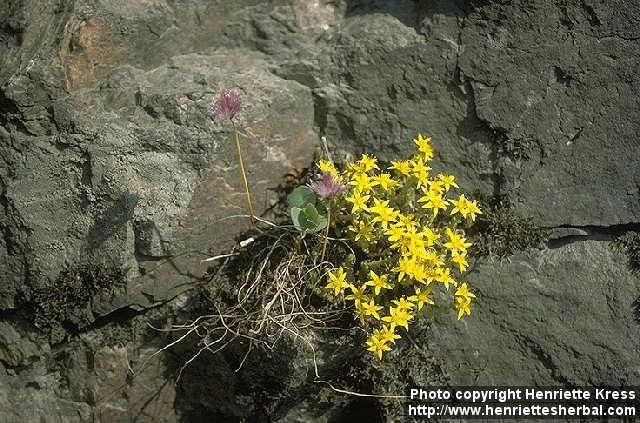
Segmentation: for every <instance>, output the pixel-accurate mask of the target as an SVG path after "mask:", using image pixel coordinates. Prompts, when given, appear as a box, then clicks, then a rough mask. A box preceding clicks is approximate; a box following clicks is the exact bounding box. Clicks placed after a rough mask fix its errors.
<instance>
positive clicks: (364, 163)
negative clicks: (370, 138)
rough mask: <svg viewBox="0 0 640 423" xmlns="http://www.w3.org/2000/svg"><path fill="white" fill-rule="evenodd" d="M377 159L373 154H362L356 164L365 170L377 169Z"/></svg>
mask: <svg viewBox="0 0 640 423" xmlns="http://www.w3.org/2000/svg"><path fill="white" fill-rule="evenodd" d="M377 161H378V159H376V158H375V157H374V156H368V155H366V154H363V155H362V158H361V159H360V161H359V162H358V165H359V166H360V167H361V168H362V169H364V171H365V172H368V171H370V170H373V169H378V165H377V164H376V162H377Z"/></svg>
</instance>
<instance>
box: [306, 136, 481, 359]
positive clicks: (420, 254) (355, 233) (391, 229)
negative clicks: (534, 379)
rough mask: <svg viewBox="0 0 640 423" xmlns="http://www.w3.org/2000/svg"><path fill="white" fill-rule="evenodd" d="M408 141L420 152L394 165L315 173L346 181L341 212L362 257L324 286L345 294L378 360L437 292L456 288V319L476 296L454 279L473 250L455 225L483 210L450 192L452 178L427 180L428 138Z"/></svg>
mask: <svg viewBox="0 0 640 423" xmlns="http://www.w3.org/2000/svg"><path fill="white" fill-rule="evenodd" d="M413 141H414V143H415V144H416V145H417V150H418V151H417V152H416V153H415V154H414V155H413V157H411V158H410V159H409V160H402V161H392V162H391V163H390V166H388V167H387V168H386V170H385V169H381V165H380V164H379V163H378V160H377V159H376V158H375V157H373V156H370V155H367V154H363V155H362V157H361V158H360V160H357V161H354V162H352V163H348V164H347V166H346V169H345V171H343V172H340V171H339V170H338V169H337V168H336V166H335V165H334V164H333V163H332V162H330V161H320V162H319V163H318V167H319V168H320V170H322V171H328V172H331V173H332V174H333V175H334V176H335V177H336V178H339V179H340V180H341V181H345V180H346V181H347V182H346V183H347V185H348V187H349V189H348V190H347V191H345V192H344V193H343V194H342V195H341V198H340V199H339V201H341V202H342V207H341V212H342V214H343V215H344V217H345V219H344V220H347V221H349V222H350V226H349V227H348V229H349V233H350V234H351V239H352V240H353V241H355V243H356V245H357V247H358V248H359V250H360V251H361V252H362V254H361V255H362V256H363V257H362V258H361V259H360V262H361V263H360V267H359V269H358V270H355V269H354V270H353V273H354V274H353V282H348V281H347V276H348V275H347V272H345V269H343V268H342V267H339V268H338V269H335V270H334V271H330V272H329V273H328V277H329V283H328V284H327V288H329V289H331V290H332V291H333V292H334V294H335V295H336V296H339V295H340V294H341V293H342V292H343V291H346V292H345V293H346V294H347V295H346V296H345V299H346V300H348V301H350V302H352V303H353V305H354V308H355V316H356V318H357V319H360V322H361V323H362V325H363V326H364V327H365V328H366V329H368V330H369V331H370V332H369V333H370V336H369V339H368V340H367V346H368V350H369V351H371V352H373V353H374V354H376V355H377V356H378V358H380V359H382V354H383V353H384V352H385V351H389V350H391V345H393V344H395V342H396V340H397V339H399V338H400V335H399V334H398V333H396V330H397V329H398V328H399V327H403V328H404V329H406V330H408V328H409V322H410V321H412V320H413V319H414V316H415V313H416V312H417V311H421V310H422V309H423V307H424V306H425V305H430V306H435V303H434V301H433V300H432V299H431V294H432V291H433V290H434V288H435V287H436V286H442V287H444V288H445V289H446V290H447V291H448V290H449V286H450V285H453V286H454V287H456V288H457V290H456V292H455V294H454V299H453V302H452V303H451V306H452V307H454V308H455V309H457V310H458V319H460V318H461V317H462V316H463V315H464V314H470V313H471V308H470V304H471V301H472V298H475V295H474V294H473V293H471V292H470V291H469V289H468V287H467V284H466V283H461V284H459V283H458V281H456V279H455V278H454V277H455V274H456V273H457V274H460V275H461V274H462V273H463V272H465V271H466V269H467V267H468V262H467V249H468V248H469V247H471V243H469V242H467V241H466V239H465V238H464V232H463V231H462V230H460V229H458V225H459V224H460V223H461V222H463V221H465V220H466V221H468V222H472V221H475V219H476V216H477V215H479V214H482V212H481V211H480V208H479V207H478V204H477V202H476V201H475V200H473V201H472V200H470V199H468V198H466V197H465V195H464V194H460V195H453V194H452V191H453V189H455V188H459V187H458V185H457V183H456V181H455V177H454V176H453V175H444V174H437V175H432V174H431V170H432V169H431V168H430V167H429V166H428V165H427V163H428V162H429V161H431V160H432V159H433V148H432V146H431V139H430V138H426V137H423V136H422V135H421V134H418V137H417V139H414V140H413ZM439 284H440V285H439Z"/></svg>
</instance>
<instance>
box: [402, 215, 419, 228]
mask: <svg viewBox="0 0 640 423" xmlns="http://www.w3.org/2000/svg"><path fill="white" fill-rule="evenodd" d="M413 217H414V216H413V215H412V214H407V215H404V214H402V213H399V214H398V223H397V225H398V226H404V227H405V228H407V229H408V228H411V227H414V226H416V225H417V224H418V222H416V221H415V220H414V219H413Z"/></svg>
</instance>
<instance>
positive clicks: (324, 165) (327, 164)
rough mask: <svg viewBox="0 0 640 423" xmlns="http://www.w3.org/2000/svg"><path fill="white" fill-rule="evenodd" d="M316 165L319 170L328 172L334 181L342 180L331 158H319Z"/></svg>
mask: <svg viewBox="0 0 640 423" xmlns="http://www.w3.org/2000/svg"><path fill="white" fill-rule="evenodd" d="M316 166H317V167H318V169H320V171H321V172H329V173H330V174H331V176H333V179H334V180H335V181H336V182H342V176H341V175H340V172H338V169H337V168H336V166H335V165H334V164H333V162H332V161H331V160H320V161H318V163H316Z"/></svg>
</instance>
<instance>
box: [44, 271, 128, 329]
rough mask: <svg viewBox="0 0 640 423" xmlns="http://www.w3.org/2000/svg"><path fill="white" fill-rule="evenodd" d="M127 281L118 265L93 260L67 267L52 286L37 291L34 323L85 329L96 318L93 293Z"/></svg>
mask: <svg viewBox="0 0 640 423" xmlns="http://www.w3.org/2000/svg"><path fill="white" fill-rule="evenodd" d="M123 284H124V275H123V273H122V272H121V271H119V270H116V269H107V268H104V267H101V266H98V265H93V264H86V265H80V266H77V267H73V268H68V269H65V270H63V271H62V272H60V275H59V276H58V278H57V279H56V281H55V282H54V283H53V285H52V286H47V287H43V288H40V289H39V290H37V291H36V293H35V295H34V308H35V310H34V319H35V321H34V323H35V325H36V326H37V327H39V328H41V329H44V330H53V329H59V328H60V326H62V327H64V328H66V329H73V330H79V329H82V328H83V327H85V326H87V325H88V324H89V323H90V322H91V321H92V314H91V301H92V299H93V297H94V296H95V295H96V294H98V293H101V292H112V291H113V290H114V289H116V288H117V287H120V286H122V285H123Z"/></svg>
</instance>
